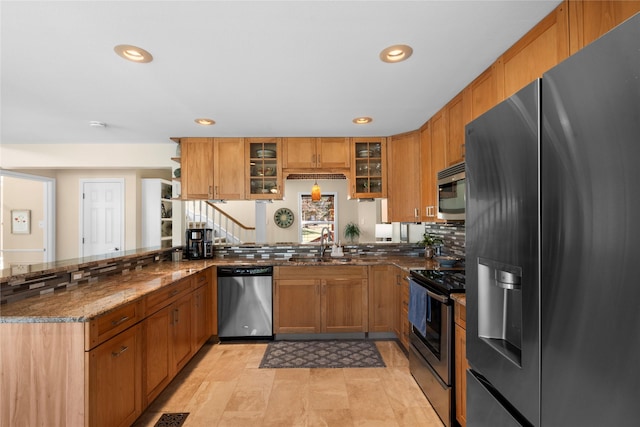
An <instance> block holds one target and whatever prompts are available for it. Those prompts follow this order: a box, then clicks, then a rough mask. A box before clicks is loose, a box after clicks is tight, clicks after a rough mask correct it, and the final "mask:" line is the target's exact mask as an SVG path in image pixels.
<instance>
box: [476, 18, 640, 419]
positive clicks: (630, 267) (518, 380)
mask: <svg viewBox="0 0 640 427" xmlns="http://www.w3.org/2000/svg"><path fill="white" fill-rule="evenodd" d="M466 151H467V153H466V179H467V213H466V216H467V223H466V232H467V238H466V249H467V257H466V265H467V270H466V291H467V358H468V360H469V364H470V370H469V371H467V382H468V385H467V425H468V426H470V427H475V426H491V427H499V426H530V425H532V426H545V427H546V426H550V427H556V426H581V427H585V426H586V427H588V426H594V427H595V426H598V427H600V426H611V425H635V424H637V423H638V420H639V419H640V405H638V402H639V401H640V362H639V361H640V280H638V278H637V271H638V270H639V268H640V245H639V244H638V242H639V241H640V189H639V188H638V185H639V184H640V165H639V162H640V15H636V16H635V17H632V18H630V19H629V20H627V21H626V22H625V23H623V24H621V25H620V26H618V27H617V28H615V29H614V30H612V31H610V32H609V33H607V34H606V35H604V36H603V37H601V38H600V39H598V40H596V41H595V42H593V43H592V44H590V45H589V46H587V47H586V48H584V49H583V50H581V51H579V52H578V53H576V54H575V55H573V56H571V57H570V58H568V59H567V60H565V61H564V62H562V63H561V64H559V65H558V66H556V67H555V68H553V69H552V70H550V71H549V72H547V73H545V74H544V75H543V78H542V79H541V80H538V81H536V82H534V83H532V84H530V85H529V86H527V87H525V88H524V89H522V90H521V91H519V92H518V93H517V94H515V95H513V96H512V97H510V98H509V99H507V100H505V101H504V102H502V103H501V104H499V105H497V106H496V107H495V108H493V109H492V110H490V111H488V112H487V113H485V114H484V115H483V116H481V117H479V118H478V119H476V120H474V121H473V122H471V123H470V124H469V125H468V126H467V129H466Z"/></svg>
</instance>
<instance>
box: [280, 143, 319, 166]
mask: <svg viewBox="0 0 640 427" xmlns="http://www.w3.org/2000/svg"><path fill="white" fill-rule="evenodd" d="M316 139H317V138H284V139H283V140H282V154H283V160H282V167H283V168H284V169H314V168H315V167H316V165H317V153H316Z"/></svg>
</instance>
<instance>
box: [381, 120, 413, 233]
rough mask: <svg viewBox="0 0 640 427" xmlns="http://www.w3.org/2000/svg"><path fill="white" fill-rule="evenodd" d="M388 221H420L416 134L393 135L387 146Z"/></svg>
mask: <svg viewBox="0 0 640 427" xmlns="http://www.w3.org/2000/svg"><path fill="white" fill-rule="evenodd" d="M387 149H388V156H387V157H388V159H389V163H388V167H389V173H388V177H389V180H388V183H387V187H388V188H387V196H388V202H387V206H388V221H389V222H416V221H420V217H421V215H420V207H421V203H420V193H421V170H420V133H419V132H418V131H416V132H409V133H404V134H402V135H395V136H392V137H391V138H390V141H389V144H388V147H387Z"/></svg>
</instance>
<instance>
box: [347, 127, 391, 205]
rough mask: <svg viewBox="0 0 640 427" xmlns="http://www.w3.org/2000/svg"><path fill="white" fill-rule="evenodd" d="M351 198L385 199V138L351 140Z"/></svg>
mask: <svg viewBox="0 0 640 427" xmlns="http://www.w3.org/2000/svg"><path fill="white" fill-rule="evenodd" d="M349 179H350V181H351V182H350V189H349V191H350V194H351V197H352V198H381V197H382V198H384V197H387V140H386V138H351V173H350V176H349Z"/></svg>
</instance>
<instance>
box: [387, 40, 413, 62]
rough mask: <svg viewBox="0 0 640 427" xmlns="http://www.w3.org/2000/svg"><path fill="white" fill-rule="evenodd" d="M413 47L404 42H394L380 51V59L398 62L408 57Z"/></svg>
mask: <svg viewBox="0 0 640 427" xmlns="http://www.w3.org/2000/svg"><path fill="white" fill-rule="evenodd" d="M412 53H413V49H412V48H411V46H407V45H406V44H395V45H393V46H389V47H388V48H386V49H384V50H383V51H382V52H380V59H381V60H382V61H383V62H400V61H404V60H407V59H409V57H410V56H411V54H412Z"/></svg>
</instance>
